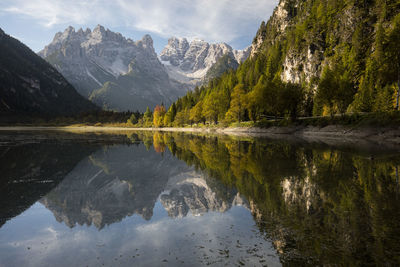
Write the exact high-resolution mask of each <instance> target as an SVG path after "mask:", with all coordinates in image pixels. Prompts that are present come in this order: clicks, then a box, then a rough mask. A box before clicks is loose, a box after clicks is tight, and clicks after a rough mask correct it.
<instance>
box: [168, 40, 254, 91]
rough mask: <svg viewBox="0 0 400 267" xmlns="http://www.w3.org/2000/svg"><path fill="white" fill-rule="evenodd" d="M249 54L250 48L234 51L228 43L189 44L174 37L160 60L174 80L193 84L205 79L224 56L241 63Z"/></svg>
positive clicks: (194, 41)
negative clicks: (208, 72)
mask: <svg viewBox="0 0 400 267" xmlns="http://www.w3.org/2000/svg"><path fill="white" fill-rule="evenodd" d="M249 54H250V47H249V48H246V49H244V50H234V49H232V47H231V46H229V45H228V44H226V43H219V44H209V43H207V42H205V41H203V40H199V39H195V40H193V41H192V42H190V43H189V42H188V41H187V39H186V38H176V37H172V38H170V39H169V40H168V44H167V46H166V47H165V48H164V49H163V51H162V52H161V53H160V59H161V62H162V63H163V64H164V65H165V66H166V68H167V70H168V74H169V75H170V77H171V78H172V79H176V80H178V81H182V82H186V83H191V82H192V83H193V82H198V81H200V80H201V79H203V78H204V77H205V76H206V74H207V71H208V70H209V69H210V68H211V67H212V66H213V65H214V64H215V63H216V62H217V61H218V60H219V59H220V58H221V57H222V56H224V55H228V56H229V57H231V58H232V59H234V60H235V61H236V62H237V63H241V62H243V61H244V60H246V59H247V57H248V56H249Z"/></svg>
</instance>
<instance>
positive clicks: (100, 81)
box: [39, 25, 186, 111]
mask: <svg viewBox="0 0 400 267" xmlns="http://www.w3.org/2000/svg"><path fill="white" fill-rule="evenodd" d="M39 55H40V56H41V57H43V58H44V59H46V60H47V61H48V62H49V63H51V64H52V65H53V66H54V67H55V68H57V69H58V70H59V71H60V72H61V73H62V74H63V75H64V76H65V77H66V79H67V80H68V81H69V82H70V83H71V84H72V85H74V86H75V88H76V89H77V90H78V92H79V93H81V94H82V95H83V96H86V97H87V98H89V99H90V100H92V101H93V102H94V103H97V104H98V105H99V106H101V107H103V108H105V109H113V110H136V109H138V110H142V111H144V110H145V109H146V107H147V106H150V107H154V106H155V105H156V104H160V103H161V102H164V103H165V104H168V103H170V102H172V101H173V100H175V99H176V98H177V97H178V96H180V95H182V94H184V93H185V92H186V89H185V88H184V87H183V86H181V85H180V84H179V83H177V82H174V81H170V79H169V77H168V74H167V72H166V71H165V68H164V66H163V65H162V64H161V63H160V61H159V60H158V57H157V54H156V53H155V50H154V47H153V40H152V38H151V37H150V35H145V36H144V37H143V38H142V39H141V40H139V41H133V40H131V39H129V38H128V39H127V38H125V37H123V36H122V35H121V34H120V33H115V32H112V31H110V30H108V29H107V30H106V29H105V28H104V27H103V26H101V25H98V26H96V27H95V28H94V29H93V31H91V30H90V29H86V30H83V29H79V30H77V31H75V29H74V28H73V27H68V28H67V29H66V30H65V31H64V32H59V33H57V34H56V35H55V36H54V39H53V41H52V42H51V43H50V44H49V45H47V46H46V47H45V48H44V49H43V50H42V51H40V52H39Z"/></svg>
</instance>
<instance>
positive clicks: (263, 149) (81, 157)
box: [0, 132, 400, 266]
mask: <svg viewBox="0 0 400 267" xmlns="http://www.w3.org/2000/svg"><path fill="white" fill-rule="evenodd" d="M399 165H400V153H399V150H398V149H396V148H394V147H383V146H381V145H379V144H378V145H377V144H370V143H366V144H361V145H360V144H358V145H357V146H354V144H351V143H350V144H347V143H345V142H344V143H342V144H341V145H337V144H335V143H334V144H331V145H328V144H326V143H321V142H311V143H310V142H304V141H300V140H270V139H260V138H258V139H255V138H250V137H245V138H244V137H227V136H219V137H216V136H211V137H206V136H198V135H190V134H179V133H150V132H127V133H124V134H123V135H118V136H117V135H95V134H73V133H61V132H59V133H57V132H53V133H49V132H36V133H15V132H3V133H0V175H1V176H0V177H1V179H0V266H204V265H213V266H224V265H227V266H235V265H236V266H242V265H246V266H281V265H285V266H288V265H290V266H304V265H312V266H314V265H345V266H348V265H388V266H391V265H393V266H394V265H399V264H400V182H399V174H398V172H399V171H398V166H399Z"/></svg>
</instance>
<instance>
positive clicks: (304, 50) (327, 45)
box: [159, 0, 400, 126]
mask: <svg viewBox="0 0 400 267" xmlns="http://www.w3.org/2000/svg"><path fill="white" fill-rule="evenodd" d="M281 2H282V1H281ZM283 5H284V9H285V10H286V12H287V18H286V19H287V21H286V22H287V25H286V27H285V29H284V30H283V31H281V27H282V21H279V19H280V18H279V17H277V15H276V12H275V13H274V15H272V17H271V18H270V20H269V21H268V22H267V23H264V22H263V23H262V24H261V26H260V28H259V30H258V32H257V35H256V37H255V38H254V44H256V43H257V42H258V40H262V42H261V45H260V46H259V49H258V50H257V53H256V54H255V55H254V56H252V57H250V58H249V59H248V60H246V61H245V62H244V63H242V64H241V65H240V66H239V67H238V68H237V70H228V71H226V72H224V73H223V74H222V75H220V76H219V77H217V78H214V79H211V80H210V81H209V82H208V84H207V85H205V86H202V87H198V88H196V89H195V90H194V91H190V92H188V93H187V94H186V95H185V96H183V97H181V98H180V99H178V100H177V101H176V102H175V103H174V104H173V105H171V106H170V107H169V109H168V110H167V112H166V113H165V116H166V117H167V119H165V120H164V123H163V124H162V125H159V126H183V125H187V124H189V125H191V124H196V123H209V124H218V123H221V122H223V123H225V124H227V123H237V122H241V121H254V122H259V121H262V120H264V119H265V118H269V117H270V116H271V117H273V118H274V117H275V118H278V117H285V118H288V119H291V120H295V119H296V118H298V117H299V116H321V115H330V116H332V118H333V116H334V115H335V114H342V115H344V114H346V113H351V114H354V113H364V112H367V113H370V112H375V113H376V112H391V111H394V110H397V109H398V101H397V100H398V98H399V95H398V91H399V89H400V12H399V11H400V2H398V1H394V0H386V1H383V0H377V1H369V0H366V1H361V2H360V1H355V0H348V1H336V0H335V1H334V0H314V1H296V0H284V1H283ZM317 54H318V55H319V56H318V57H315V55H317ZM313 55H314V57H313V58H317V59H316V60H314V61H313V62H312V64H314V65H315V67H316V71H315V72H314V73H311V74H310V73H306V71H305V68H306V66H304V65H303V64H302V63H301V64H298V65H296V66H295V67H296V73H297V74H298V75H299V76H300V78H299V79H298V80H296V82H295V83H291V82H285V81H283V80H282V77H283V76H282V74H283V72H284V66H285V64H287V63H285V60H286V59H287V58H296V57H298V58H301V57H307V56H310V57H312V56H313ZM216 68H217V67H216ZM217 69H218V68H217ZM213 71H215V73H218V71H216V70H215V69H213Z"/></svg>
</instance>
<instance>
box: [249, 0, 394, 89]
mask: <svg viewBox="0 0 400 267" xmlns="http://www.w3.org/2000/svg"><path fill="white" fill-rule="evenodd" d="M389 7H391V11H384V10H385V9H389ZM399 7H400V5H399V4H395V3H394V2H393V1H391V2H390V3H389V2H385V3H383V2H376V3H372V2H371V3H367V2H363V3H361V2H357V1H336V2H334V1H315V2H313V1H304V0H280V2H279V4H278V6H277V7H276V8H275V10H274V12H273V14H272V16H271V17H270V19H269V20H268V22H267V23H264V22H263V23H262V24H261V26H260V28H259V30H258V32H257V34H256V36H255V38H254V40H253V43H252V46H251V55H250V57H251V58H254V57H255V56H256V54H257V53H259V52H264V53H265V52H266V51H267V54H268V50H271V48H273V47H274V46H278V47H279V46H280V47H284V49H282V54H283V55H282V61H281V64H282V68H281V69H280V73H281V79H282V80H283V81H285V82H293V83H303V82H304V83H306V84H310V87H311V88H314V89H316V88H315V87H316V84H315V82H316V81H318V79H319V78H320V77H321V74H322V70H323V68H324V66H326V65H328V64H331V65H334V64H337V62H336V61H338V60H339V59H341V58H343V57H346V55H349V54H351V55H350V57H353V59H352V60H353V61H358V64H359V66H358V67H357V68H358V69H357V68H356V69H355V70H354V72H355V76H357V77H354V82H358V79H359V77H360V76H361V74H362V71H360V70H361V69H362V68H363V67H364V64H365V63H366V62H365V60H366V57H368V56H369V55H370V54H371V53H373V52H374V50H375V48H374V43H373V42H374V38H375V37H376V32H377V28H378V27H377V25H378V24H379V23H381V24H382V25H386V26H388V27H391V26H390V23H389V21H390V20H392V18H393V17H394V16H395V15H396V9H397V10H398V8H399ZM385 14H386V15H385ZM343 61H346V60H343ZM358 72H360V73H358Z"/></svg>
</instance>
